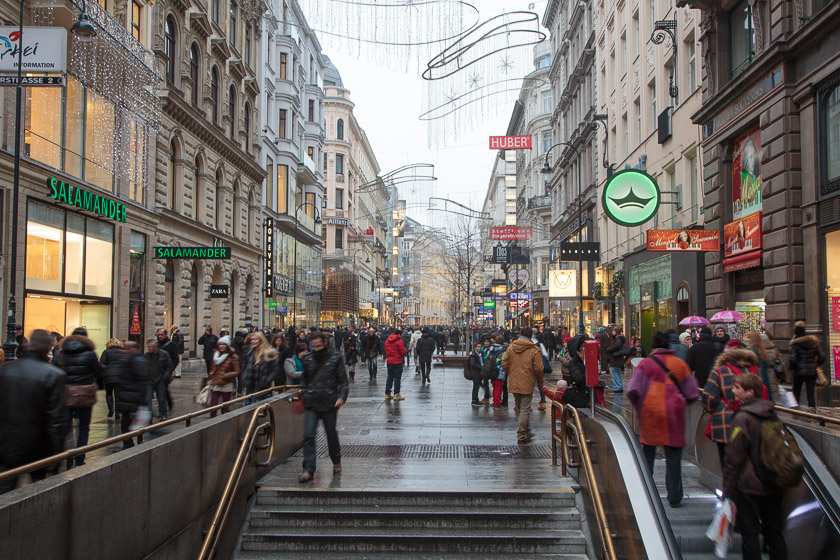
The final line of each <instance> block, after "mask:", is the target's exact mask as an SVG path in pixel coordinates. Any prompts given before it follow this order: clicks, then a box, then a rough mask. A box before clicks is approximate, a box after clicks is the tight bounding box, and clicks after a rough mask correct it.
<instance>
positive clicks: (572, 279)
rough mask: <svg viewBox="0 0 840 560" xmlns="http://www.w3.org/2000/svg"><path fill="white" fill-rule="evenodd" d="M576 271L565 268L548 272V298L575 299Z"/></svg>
mask: <svg viewBox="0 0 840 560" xmlns="http://www.w3.org/2000/svg"><path fill="white" fill-rule="evenodd" d="M576 296H577V270H574V269H571V268H567V269H561V270H549V271H548V297H550V298H560V297H576Z"/></svg>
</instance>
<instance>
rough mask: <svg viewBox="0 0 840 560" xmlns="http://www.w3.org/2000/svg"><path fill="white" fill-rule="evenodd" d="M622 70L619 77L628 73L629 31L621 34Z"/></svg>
mask: <svg viewBox="0 0 840 560" xmlns="http://www.w3.org/2000/svg"><path fill="white" fill-rule="evenodd" d="M620 54H621V68H620V69H619V72H618V73H619V75H624V74H626V73H627V31H622V33H621V53H620Z"/></svg>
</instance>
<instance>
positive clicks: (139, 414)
mask: <svg viewBox="0 0 840 560" xmlns="http://www.w3.org/2000/svg"><path fill="white" fill-rule="evenodd" d="M151 421H152V411H151V409H150V408H149V407H148V406H138V407H137V411H136V412H135V413H134V416H132V417H131V425H130V426H129V427H128V430H129V431H130V432H133V431H134V430H139V429H140V428H145V427H146V426H148V425H149V422H151Z"/></svg>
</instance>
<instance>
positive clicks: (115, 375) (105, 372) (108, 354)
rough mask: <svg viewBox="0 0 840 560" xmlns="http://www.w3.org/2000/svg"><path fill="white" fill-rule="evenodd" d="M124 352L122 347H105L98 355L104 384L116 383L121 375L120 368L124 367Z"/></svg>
mask: <svg viewBox="0 0 840 560" xmlns="http://www.w3.org/2000/svg"><path fill="white" fill-rule="evenodd" d="M126 357H127V356H126V353H125V351H124V350H123V349H122V348H118V347H114V348H106V349H105V351H104V352H102V356H100V357H99V363H100V364H102V382H103V383H104V384H105V386H108V385H117V384H118V383H119V382H120V377H121V376H122V368H124V367H126Z"/></svg>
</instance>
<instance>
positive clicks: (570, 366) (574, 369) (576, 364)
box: [561, 334, 590, 408]
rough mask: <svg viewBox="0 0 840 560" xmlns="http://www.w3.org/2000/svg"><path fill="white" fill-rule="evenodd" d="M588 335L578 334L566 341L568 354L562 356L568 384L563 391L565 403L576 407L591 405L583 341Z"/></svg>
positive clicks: (564, 373) (564, 374) (564, 376)
mask: <svg viewBox="0 0 840 560" xmlns="http://www.w3.org/2000/svg"><path fill="white" fill-rule="evenodd" d="M586 340H587V337H586V335H582V334H581V335H577V336H575V337H574V338H571V339H569V341H568V342H567V343H566V355H565V356H563V357H561V364H565V365H564V366H563V367H564V372H563V378H564V379H565V380H566V383H567V384H568V386H567V389H566V392H565V393H563V403H565V404H570V405H572V406H573V407H575V408H587V407H589V405H590V400H589V399H590V392H589V387H588V386H587V385H586V366H585V365H584V363H583V343H584V342H586Z"/></svg>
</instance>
